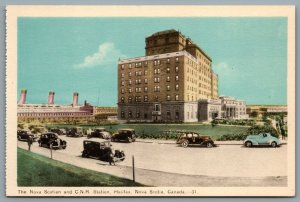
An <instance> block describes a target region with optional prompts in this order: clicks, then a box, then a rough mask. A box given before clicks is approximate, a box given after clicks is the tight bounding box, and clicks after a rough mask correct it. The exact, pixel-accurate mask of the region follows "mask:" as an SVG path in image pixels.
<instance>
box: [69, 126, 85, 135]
mask: <svg viewBox="0 0 300 202" xmlns="http://www.w3.org/2000/svg"><path fill="white" fill-rule="evenodd" d="M83 135H84V133H83V129H82V128H81V127H76V128H70V129H69V130H68V132H67V136H68V137H82V136H83Z"/></svg>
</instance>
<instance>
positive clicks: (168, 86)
mask: <svg viewBox="0 0 300 202" xmlns="http://www.w3.org/2000/svg"><path fill="white" fill-rule="evenodd" d="M166 90H167V91H170V90H171V86H170V85H167V86H166ZM175 90H177V91H178V90H179V85H178V84H176V85H175ZM128 92H129V93H132V89H131V88H128ZM135 92H136V93H140V92H142V88H141V87H136V88H135ZM144 92H148V87H147V86H145V87H144ZM154 92H160V86H154ZM121 93H122V94H124V93H125V89H124V88H121Z"/></svg>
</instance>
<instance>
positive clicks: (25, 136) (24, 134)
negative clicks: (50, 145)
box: [17, 129, 38, 141]
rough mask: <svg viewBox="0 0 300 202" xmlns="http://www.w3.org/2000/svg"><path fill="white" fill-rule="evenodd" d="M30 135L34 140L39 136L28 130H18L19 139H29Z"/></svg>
mask: <svg viewBox="0 0 300 202" xmlns="http://www.w3.org/2000/svg"><path fill="white" fill-rule="evenodd" d="M29 137H31V138H32V141H36V140H37V139H38V136H37V135H36V134H32V133H30V132H29V131H28V130H24V129H21V130H18V131H17V138H18V140H19V141H28V139H29Z"/></svg>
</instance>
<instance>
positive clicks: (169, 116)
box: [167, 111, 171, 119]
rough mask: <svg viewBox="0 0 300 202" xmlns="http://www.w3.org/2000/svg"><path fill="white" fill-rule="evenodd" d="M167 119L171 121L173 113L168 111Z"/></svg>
mask: <svg viewBox="0 0 300 202" xmlns="http://www.w3.org/2000/svg"><path fill="white" fill-rule="evenodd" d="M167 119H171V112H170V111H167Z"/></svg>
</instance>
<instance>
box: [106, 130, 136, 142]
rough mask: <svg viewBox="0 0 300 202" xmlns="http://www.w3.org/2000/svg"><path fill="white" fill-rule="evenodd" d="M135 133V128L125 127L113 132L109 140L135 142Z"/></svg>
mask: <svg viewBox="0 0 300 202" xmlns="http://www.w3.org/2000/svg"><path fill="white" fill-rule="evenodd" d="M135 139H136V135H135V130H134V129H130V128H126V129H119V130H118V132H116V133H114V134H113V135H112V136H111V141H112V142H116V141H126V142H135Z"/></svg>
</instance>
